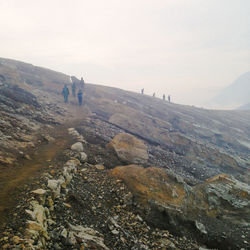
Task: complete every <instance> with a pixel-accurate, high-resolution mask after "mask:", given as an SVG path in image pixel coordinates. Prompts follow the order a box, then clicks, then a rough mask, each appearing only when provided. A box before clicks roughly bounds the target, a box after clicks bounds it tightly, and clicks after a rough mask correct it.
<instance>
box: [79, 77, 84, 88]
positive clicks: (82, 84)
mask: <svg viewBox="0 0 250 250" xmlns="http://www.w3.org/2000/svg"><path fill="white" fill-rule="evenodd" d="M84 85H85V82H84V80H83V77H81V81H80V86H81V88H83V87H84Z"/></svg>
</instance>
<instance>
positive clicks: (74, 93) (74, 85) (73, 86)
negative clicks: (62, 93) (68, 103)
mask: <svg viewBox="0 0 250 250" xmlns="http://www.w3.org/2000/svg"><path fill="white" fill-rule="evenodd" d="M71 87H72V95H73V96H74V97H76V83H75V82H73V83H72V86H71Z"/></svg>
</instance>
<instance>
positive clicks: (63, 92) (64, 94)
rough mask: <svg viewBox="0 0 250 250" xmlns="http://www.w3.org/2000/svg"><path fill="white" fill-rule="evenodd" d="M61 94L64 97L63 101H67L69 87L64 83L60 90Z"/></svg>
mask: <svg viewBox="0 0 250 250" xmlns="http://www.w3.org/2000/svg"><path fill="white" fill-rule="evenodd" d="M62 94H63V97H64V102H65V103H67V102H68V97H69V89H68V87H67V85H66V84H65V85H64V88H63V90H62Z"/></svg>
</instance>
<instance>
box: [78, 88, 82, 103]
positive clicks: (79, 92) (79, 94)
mask: <svg viewBox="0 0 250 250" xmlns="http://www.w3.org/2000/svg"><path fill="white" fill-rule="evenodd" d="M77 98H78V103H79V106H81V105H82V90H81V89H79V91H78V93H77Z"/></svg>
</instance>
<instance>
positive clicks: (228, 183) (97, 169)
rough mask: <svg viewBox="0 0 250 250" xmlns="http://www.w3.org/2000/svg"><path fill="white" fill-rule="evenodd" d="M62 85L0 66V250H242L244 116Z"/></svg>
mask: <svg viewBox="0 0 250 250" xmlns="http://www.w3.org/2000/svg"><path fill="white" fill-rule="evenodd" d="M72 79H74V80H75V79H76V78H72ZM70 82H71V81H70V77H69V76H67V75H64V74H61V73H58V72H53V71H51V70H47V69H44V68H40V67H35V66H32V65H30V64H26V63H21V62H17V61H13V60H7V59H0V107H1V109H0V113H1V117H0V134H1V137H0V169H1V174H0V187H1V191H0V219H1V232H2V234H1V238H0V245H1V247H2V248H4V249H13V248H14V247H16V248H17V249H85V248H86V249H199V247H200V246H203V247H204V246H208V247H211V248H213V249H241V248H244V249H247V248H248V246H249V242H248V239H249V238H250V232H249V225H250V224H249V223H250V218H249V213H248V211H249V209H250V201H249V198H250V188H249V172H250V171H249V168H250V112H249V111H243V110H237V111H214V110H205V109H198V108H195V107H191V106H185V105H178V104H173V103H168V102H166V101H163V100H159V99H157V98H152V97H149V96H145V95H141V94H137V93H132V92H127V91H123V90H120V89H115V88H109V87H104V86H99V85H93V84H87V85H86V86H85V87H84V97H83V99H84V105H83V106H82V107H79V106H77V102H76V99H74V98H73V97H72V96H70V100H69V104H64V103H63V98H62V96H61V90H62V87H63V85H64V84H71V83H70ZM70 90H71V89H70ZM74 143H75V144H74ZM72 144H73V145H72ZM20 197H21V198H20ZM13 214H14V217H13V216H11V215H13ZM229 229H230V230H229ZM25 247H26V248H25Z"/></svg>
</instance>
